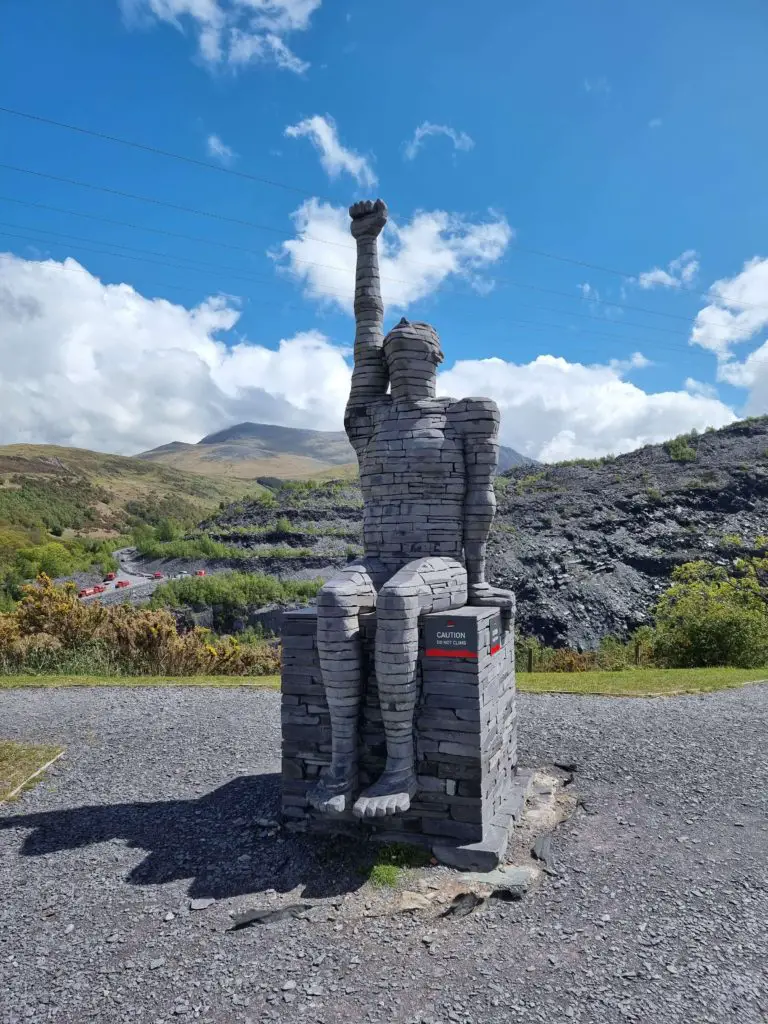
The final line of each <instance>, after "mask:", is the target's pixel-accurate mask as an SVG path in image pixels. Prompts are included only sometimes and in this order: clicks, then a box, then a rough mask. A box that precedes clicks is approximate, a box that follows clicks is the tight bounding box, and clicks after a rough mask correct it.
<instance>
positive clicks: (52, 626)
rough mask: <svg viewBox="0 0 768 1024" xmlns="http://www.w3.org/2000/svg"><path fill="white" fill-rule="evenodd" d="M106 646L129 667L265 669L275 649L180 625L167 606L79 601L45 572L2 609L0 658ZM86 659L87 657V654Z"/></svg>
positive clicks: (28, 663)
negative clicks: (186, 629)
mask: <svg viewBox="0 0 768 1024" xmlns="http://www.w3.org/2000/svg"><path fill="white" fill-rule="evenodd" d="M97 648H100V649H104V650H107V651H108V652H109V653H110V655H111V657H112V659H113V660H114V661H116V662H117V664H118V665H119V666H120V668H121V670H122V671H124V672H126V673H128V674H131V675H199V674H202V673H211V674H214V673H215V674H217V675H268V674H271V673H275V672H278V671H279V667H280V656H279V651H278V650H277V649H276V647H274V646H273V645H272V644H270V643H269V642H268V641H255V642H249V643H247V644H241V643H239V642H238V641H237V640H235V639H233V638H232V637H217V636H214V635H213V634H212V633H211V632H210V631H209V630H205V629H200V628H199V627H198V628H195V629H193V630H190V631H189V632H188V633H179V631H178V628H177V625H176V620H175V619H174V617H173V615H172V614H171V613H170V612H168V611H165V610H160V609H149V608H133V607H130V606H128V605H111V606H105V605H101V604H99V603H98V602H91V603H89V604H84V603H83V602H82V601H80V600H79V598H78V597H77V591H76V589H75V587H74V585H72V584H65V585H64V586H56V585H55V584H54V583H53V582H52V581H51V580H50V579H49V578H48V577H47V576H45V575H41V576H39V577H38V579H37V582H36V583H35V584H32V585H27V586H25V587H24V592H23V597H22V600H21V602H20V603H19V605H18V607H17V608H16V610H15V611H14V612H11V613H8V614H0V662H1V663H3V664H5V665H6V666H9V667H12V668H16V669H23V668H26V667H33V665H34V663H36V662H37V663H39V658H40V655H42V654H46V655H47V656H48V658H49V659H50V657H51V656H52V655H55V654H56V652H72V651H78V650H80V651H86V650H89V649H90V650H95V649H97ZM86 661H87V659H86Z"/></svg>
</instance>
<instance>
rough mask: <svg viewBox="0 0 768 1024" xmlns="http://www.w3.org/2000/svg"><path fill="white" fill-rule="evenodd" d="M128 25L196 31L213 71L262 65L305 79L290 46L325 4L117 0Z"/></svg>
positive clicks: (306, 0) (308, 0) (310, 0)
mask: <svg viewBox="0 0 768 1024" xmlns="http://www.w3.org/2000/svg"><path fill="white" fill-rule="evenodd" d="M118 2H119V3H120V6H121V8H122V10H123V13H124V16H125V18H126V21H127V22H128V24H129V25H132V24H141V23H151V22H153V21H161V22H165V23H166V24H169V25H173V26H174V27H175V28H176V29H178V30H179V31H180V32H184V31H185V30H186V27H187V26H189V25H191V27H192V29H193V31H194V32H195V33H196V35H197V44H198V49H199V53H200V57H201V58H202V59H203V61H204V62H205V63H206V64H208V65H211V66H215V65H219V64H222V63H226V64H229V65H230V66H231V67H238V66H241V65H245V64H250V63H255V62H258V61H266V62H270V61H271V62H273V63H275V64H276V65H277V66H278V67H279V68H283V69H285V70H287V71H293V72H295V73H297V74H301V73H302V72H303V71H306V69H307V68H308V67H309V64H308V63H307V62H306V61H304V60H302V59H301V58H299V57H297V56H296V54H294V53H293V52H292V50H290V49H289V47H288V45H287V43H286V42H285V36H287V35H289V34H290V33H292V32H304V31H306V30H307V29H308V28H309V23H310V19H311V17H312V14H313V13H314V12H315V11H316V10H317V9H318V7H320V4H321V3H322V0H118Z"/></svg>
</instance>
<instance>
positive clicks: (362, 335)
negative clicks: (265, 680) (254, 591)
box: [309, 199, 514, 818]
mask: <svg viewBox="0 0 768 1024" xmlns="http://www.w3.org/2000/svg"><path fill="white" fill-rule="evenodd" d="M349 212H350V217H351V231H352V235H353V237H354V238H355V240H356V243H357V271H356V284H355V320H356V334H355V347H354V370H353V374H352V386H351V392H350V396H349V401H348V403H347V407H346V412H345V417H344V425H345V429H346V432H347V436H348V437H349V440H350V442H351V443H352V446H353V447H354V449H355V452H356V453H357V459H358V463H359V467H360V482H361V487H362V493H363V500H364V511H363V545H364V556H363V557H362V558H359V559H357V560H356V561H355V562H354V563H352V564H350V565H347V566H345V568H344V569H343V570H341V572H339V574H338V575H337V576H335V577H334V578H333V579H331V580H329V581H328V582H327V583H325V584H324V585H323V587H322V588H321V590H320V593H319V596H318V602H317V606H318V607H317V611H318V633H317V644H318V651H319V655H320V666H321V672H322V679H323V685H324V688H325V693H326V697H327V702H328V708H329V712H330V719H331V732H332V738H331V743H332V754H331V763H330V765H329V766H328V767H327V768H326V769H324V771H323V773H322V775H321V776H320V778H319V779H318V781H317V783H316V784H315V786H314V788H313V789H312V791H311V792H310V795H309V800H310V803H311V804H312V806H314V807H315V808H316V809H318V810H320V811H326V812H336V813H338V812H343V811H345V810H348V809H349V808H350V806H352V810H353V813H354V814H355V815H356V816H357V817H360V818H378V817H384V816H386V815H392V814H402V813H404V812H405V811H407V810H408V809H409V807H410V802H411V799H412V798H413V797H414V796H415V793H416V774H415V767H414V742H413V723H414V710H415V706H416V701H417V697H418V693H417V689H418V683H417V678H418V677H417V670H418V652H419V631H418V620H419V615H421V614H423V613H427V612H437V611H448V610H449V609H454V608H459V607H462V606H463V605H466V604H469V605H476V606H485V607H498V608H501V609H502V610H503V613H506V614H507V615H509V614H511V611H512V609H513V607H514V597H513V595H512V594H511V593H510V592H509V591H506V590H497V589H495V588H493V587H491V586H490V585H489V584H488V583H487V582H486V579H485V559H486V543H487V539H488V533H489V530H490V527H491V522H492V520H493V515H494V511H495V507H496V501H495V496H494V491H493V474H494V471H495V469H496V465H497V462H498V440H497V436H498V428H499V411H498V408H497V407H496V405H495V403H494V402H492V401H491V400H490V399H487V398H465V399H462V400H460V401H457V400H455V399H453V398H437V397H436V385H437V368H438V366H439V364H440V363H441V362H442V360H443V353H442V351H441V349H440V341H439V338H438V336H437V332H436V331H435V330H434V328H433V327H431V326H430V325H429V324H426V323H410V322H408V321H407V320H406V319H402V320H401V321H400V322H399V323H398V324H397V325H396V326H395V327H394V328H393V329H392V330H391V331H390V332H389V333H388V334H387V335H386V337H384V334H383V319H384V308H383V304H382V300H381V290H380V284H379V266H378V252H377V249H378V241H377V239H378V236H379V234H380V233H381V231H382V229H383V228H384V225H385V224H386V222H387V207H386V205H385V204H384V203H383V202H382V201H381V200H380V199H379V200H376V202H375V203H374V202H371V201H368V200H366V201H364V202H359V203H355V205H354V206H352V207H351V208H350V211H349ZM374 609H375V611H376V623H377V625H376V640H375V671H376V682H377V687H378V693H379V700H380V704H381V715H382V719H383V725H384V732H385V737H386V746H387V759H386V766H385V770H384V772H383V774H382V776H381V777H380V778H379V779H378V781H377V782H375V783H374V784H373V785H372V786H370V787H369V788H368V789H366V790H365V791H364V792H363V793H361V794H360V795H359V796H358V794H357V789H358V783H357V752H358V735H357V733H358V717H359V710H360V703H361V700H362V697H363V669H362V664H361V643H360V634H359V615H360V613H361V612H369V611H373V610H374Z"/></svg>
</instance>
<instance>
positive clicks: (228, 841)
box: [0, 774, 375, 899]
mask: <svg viewBox="0 0 768 1024" xmlns="http://www.w3.org/2000/svg"><path fill="white" fill-rule="evenodd" d="M279 806H280V776H279V775H278V774H269V775H253V776H243V777H241V778H238V779H233V781H232V782H228V783H226V784H225V785H223V786H220V787H219V788H218V789H215V790H213V791H212V792H211V793H207V794H206V795H205V796H202V797H200V798H199V799H196V800H168V801H158V802H156V803H129V804H104V805H98V806H93V807H72V808H68V809H66V810H61V811H47V812H43V813H40V814H19V815H13V816H10V817H4V818H0V829H8V828H21V829H31V832H30V833H29V834H28V835H27V836H26V838H25V839H24V842H23V844H22V847H21V851H20V852H21V855H22V856H27V857H36V856H41V855H43V854H53V853H56V852H58V851H61V850H76V849H80V848H82V847H86V846H92V845H94V844H97V843H105V842H109V841H110V840H122V841H124V842H125V844H126V845H127V846H129V847H134V848H138V849H142V850H146V851H147V856H146V857H145V858H144V860H143V861H142V862H141V863H140V864H138V865H137V866H136V867H135V868H133V870H132V871H131V872H130V873H129V874H128V875H127V876H126V881H127V882H128V883H129V884H131V885H162V884H163V883H166V882H172V881H176V880H178V879H187V878H188V879H190V880H191V881H190V888H189V895H190V896H192V897H198V898H202V897H213V898H214V899H226V898H227V897H230V896H240V895H243V894H245V893H257V892H262V891H264V890H266V889H275V890H277V891H278V892H289V891H291V890H294V889H296V887H297V886H300V885H301V886H303V893H302V895H303V896H305V897H309V898H312V897H315V898H319V897H325V896H338V895H341V894H343V893H347V892H353V891H355V890H356V889H358V888H360V886H361V885H362V884H363V883H364V882H365V879H366V876H367V874H368V870H369V868H370V865H371V864H372V863H373V862H374V860H375V851H374V849H373V848H372V846H371V845H369V844H365V843H362V842H359V841H355V840H352V839H342V838H338V839H328V838H324V837H316V836H300V835H294V834H292V833H289V832H284V831H282V830H281V831H276V830H275V829H271V828H268V827H262V826H260V825H259V824H258V822H259V821H260V820H261V821H264V820H265V819H277V817H278V809H279ZM108 857H109V860H110V861H111V859H112V854H111V852H110V853H109V854H108ZM106 863H107V857H106V856H105V864H106ZM113 863H114V862H113ZM51 869H52V871H53V872H55V871H56V870H57V868H56V862H55V860H54V861H52V862H51ZM94 870H98V869H97V868H94Z"/></svg>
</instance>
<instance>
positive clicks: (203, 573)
mask: <svg viewBox="0 0 768 1024" xmlns="http://www.w3.org/2000/svg"><path fill="white" fill-rule="evenodd" d="M195 576H205V569H197V570H196V571H195Z"/></svg>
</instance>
